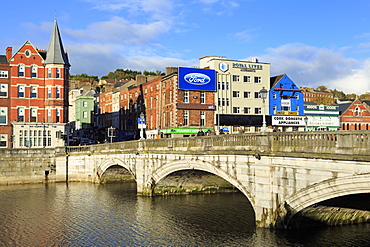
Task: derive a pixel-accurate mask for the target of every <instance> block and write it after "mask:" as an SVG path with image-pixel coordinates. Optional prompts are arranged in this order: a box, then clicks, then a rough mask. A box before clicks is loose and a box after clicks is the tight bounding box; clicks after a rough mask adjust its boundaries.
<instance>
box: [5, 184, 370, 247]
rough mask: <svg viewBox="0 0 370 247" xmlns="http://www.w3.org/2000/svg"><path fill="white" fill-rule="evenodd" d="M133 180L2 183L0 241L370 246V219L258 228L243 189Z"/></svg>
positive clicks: (20, 243) (14, 243) (32, 243)
mask: <svg viewBox="0 0 370 247" xmlns="http://www.w3.org/2000/svg"><path fill="white" fill-rule="evenodd" d="M135 188H136V185H135V184H103V185H96V184H89V183H69V184H48V185H45V184H43V185H41V184H38V185H12V186H0V246H263V247H266V246H370V224H361V225H351V226H341V227H330V228H321V229H300V230H271V229H259V228H256V227H255V226H254V212H253V210H252V208H251V205H250V204H249V202H248V200H247V199H246V198H245V197H244V196H243V194H241V193H232V194H207V195H182V196H164V197H160V196H158V197H154V198H149V197H138V196H136V190H135Z"/></svg>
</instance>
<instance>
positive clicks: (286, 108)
mask: <svg viewBox="0 0 370 247" xmlns="http://www.w3.org/2000/svg"><path fill="white" fill-rule="evenodd" d="M281 109H282V110H283V111H290V106H283V107H282V108H281Z"/></svg>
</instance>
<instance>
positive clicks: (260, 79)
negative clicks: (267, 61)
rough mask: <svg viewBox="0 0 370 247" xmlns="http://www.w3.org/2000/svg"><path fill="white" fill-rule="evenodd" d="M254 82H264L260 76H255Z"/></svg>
mask: <svg viewBox="0 0 370 247" xmlns="http://www.w3.org/2000/svg"><path fill="white" fill-rule="evenodd" d="M254 83H262V78H261V77H260V76H255V77H254Z"/></svg>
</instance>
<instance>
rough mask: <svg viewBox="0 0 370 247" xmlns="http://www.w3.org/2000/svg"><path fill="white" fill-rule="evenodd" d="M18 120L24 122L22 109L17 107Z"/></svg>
mask: <svg viewBox="0 0 370 247" xmlns="http://www.w3.org/2000/svg"><path fill="white" fill-rule="evenodd" d="M18 122H24V109H23V108H18Z"/></svg>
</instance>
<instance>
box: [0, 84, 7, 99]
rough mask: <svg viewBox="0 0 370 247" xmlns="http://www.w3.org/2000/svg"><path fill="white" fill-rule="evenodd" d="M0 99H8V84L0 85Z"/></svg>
mask: <svg viewBox="0 0 370 247" xmlns="http://www.w3.org/2000/svg"><path fill="white" fill-rule="evenodd" d="M0 97H1V98H7V97H8V84H0Z"/></svg>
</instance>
